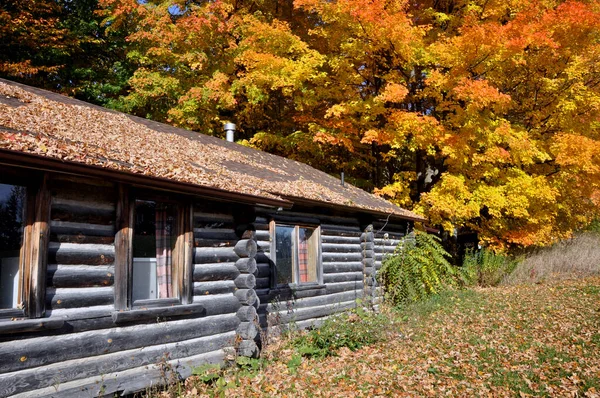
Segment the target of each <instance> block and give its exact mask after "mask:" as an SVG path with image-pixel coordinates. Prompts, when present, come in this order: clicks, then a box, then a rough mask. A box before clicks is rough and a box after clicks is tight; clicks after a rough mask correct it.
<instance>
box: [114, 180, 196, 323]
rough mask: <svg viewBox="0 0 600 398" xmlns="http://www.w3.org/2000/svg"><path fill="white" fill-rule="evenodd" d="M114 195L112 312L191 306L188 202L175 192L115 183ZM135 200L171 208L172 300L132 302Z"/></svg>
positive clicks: (190, 204) (190, 240) (189, 203)
mask: <svg viewBox="0 0 600 398" xmlns="http://www.w3.org/2000/svg"><path fill="white" fill-rule="evenodd" d="M118 193H119V197H118V203H117V233H116V236H115V304H114V306H115V310H116V311H140V310H145V309H149V308H161V307H173V306H180V305H187V304H192V301H193V278H192V272H193V258H192V255H193V252H192V250H193V242H194V241H193V226H192V216H193V204H192V200H191V199H190V198H188V197H185V196H182V195H179V194H176V193H173V194H171V193H169V194H166V193H161V192H157V191H150V190H146V189H141V188H130V187H128V186H126V185H124V184H119V186H118ZM136 200H148V201H156V202H163V203H170V204H173V205H174V207H175V212H176V220H175V230H176V235H177V239H176V243H175V248H174V249H173V253H172V271H171V272H172V277H171V281H172V282H171V283H172V284H173V297H169V298H157V299H145V300H136V301H135V302H134V301H133V299H132V294H133V238H134V234H135V231H134V229H135V205H136ZM148 313H151V311H149V312H148ZM117 318H118V317H117ZM117 318H115V322H117V320H118V319H117Z"/></svg>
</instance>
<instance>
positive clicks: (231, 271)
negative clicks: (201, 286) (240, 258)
mask: <svg viewBox="0 0 600 398" xmlns="http://www.w3.org/2000/svg"><path fill="white" fill-rule="evenodd" d="M239 274H240V271H239V269H238V268H237V267H236V265H235V263H233V262H228V263H216V264H196V265H194V282H206V281H222V280H234V279H235V278H237V277H238V275H239Z"/></svg>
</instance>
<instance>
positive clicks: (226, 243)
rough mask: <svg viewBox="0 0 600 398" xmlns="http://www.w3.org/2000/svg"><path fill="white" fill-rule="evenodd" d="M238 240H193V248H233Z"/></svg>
mask: <svg viewBox="0 0 600 398" xmlns="http://www.w3.org/2000/svg"><path fill="white" fill-rule="evenodd" d="M237 241H238V238H237V237H236V238H235V239H231V240H225V239H194V247H233V246H235V244H236V243H237Z"/></svg>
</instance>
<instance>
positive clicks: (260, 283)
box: [254, 277, 271, 289]
mask: <svg viewBox="0 0 600 398" xmlns="http://www.w3.org/2000/svg"><path fill="white" fill-rule="evenodd" d="M270 286H271V278H268V277H267V278H256V286H255V287H254V288H255V289H267V288H269V287H270Z"/></svg>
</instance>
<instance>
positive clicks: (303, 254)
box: [298, 229, 308, 283]
mask: <svg viewBox="0 0 600 398" xmlns="http://www.w3.org/2000/svg"><path fill="white" fill-rule="evenodd" d="M298 234H299V236H298V271H299V274H300V282H301V283H302V282H308V239H307V237H306V232H305V231H304V230H303V229H300V230H299V231H298Z"/></svg>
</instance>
